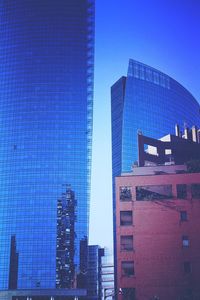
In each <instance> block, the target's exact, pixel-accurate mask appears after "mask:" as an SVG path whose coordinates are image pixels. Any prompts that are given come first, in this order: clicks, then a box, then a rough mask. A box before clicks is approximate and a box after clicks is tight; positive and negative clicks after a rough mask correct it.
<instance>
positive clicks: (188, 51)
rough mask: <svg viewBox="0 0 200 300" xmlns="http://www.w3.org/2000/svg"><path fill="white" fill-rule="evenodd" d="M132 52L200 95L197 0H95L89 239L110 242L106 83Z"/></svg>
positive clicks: (122, 68)
mask: <svg viewBox="0 0 200 300" xmlns="http://www.w3.org/2000/svg"><path fill="white" fill-rule="evenodd" d="M129 58H133V59H135V60H138V61H141V62H143V63H145V64H148V65H150V66H152V67H154V68H157V69H158V70H160V71H162V72H164V73H166V74H168V75H170V76H171V77H173V78H174V79H176V80H177V81H179V82H180V83H181V84H182V85H183V86H185V87H186V88H187V89H188V90H189V91H190V92H191V93H192V94H193V95H194V96H195V97H196V99H197V100H198V101H200V1H199V0H140V1H139V0H123V1H122V0H107V1H106V0H96V45H95V90H94V131H93V164H92V193H91V214H90V243H91V244H100V245H101V246H108V247H112V190H111V188H112V181H111V118H110V87H111V85H112V84H113V83H114V82H115V81H116V80H118V79H119V78H120V77H121V76H122V75H126V73H127V67H128V60H129Z"/></svg>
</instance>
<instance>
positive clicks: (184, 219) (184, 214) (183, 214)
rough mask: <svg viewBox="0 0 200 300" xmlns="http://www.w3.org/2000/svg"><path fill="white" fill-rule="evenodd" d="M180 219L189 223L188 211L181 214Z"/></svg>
mask: <svg viewBox="0 0 200 300" xmlns="http://www.w3.org/2000/svg"><path fill="white" fill-rule="evenodd" d="M180 219H181V221H187V219H188V216H187V211H184V210H183V211H181V212H180Z"/></svg>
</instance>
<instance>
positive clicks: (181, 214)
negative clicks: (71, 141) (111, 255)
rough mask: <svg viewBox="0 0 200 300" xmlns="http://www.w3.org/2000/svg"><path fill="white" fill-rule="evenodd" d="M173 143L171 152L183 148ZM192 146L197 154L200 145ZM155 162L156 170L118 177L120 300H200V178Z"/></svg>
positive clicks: (178, 167) (181, 168) (142, 169)
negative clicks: (197, 147) (196, 150)
mask: <svg viewBox="0 0 200 300" xmlns="http://www.w3.org/2000/svg"><path fill="white" fill-rule="evenodd" d="M141 138H142V137H141ZM161 140H162V139H161ZM172 140H173V143H172V144H171V146H172V147H171V149H179V146H180V145H181V144H180V143H182V142H184V141H181V140H180V139H178V138H177V139H173V138H172ZM172 140H171V142H172ZM143 141H145V138H144V140H143ZM149 141H151V142H152V144H153V147H154V146H155V145H156V144H155V140H151V139H150V140H149ZM150 145H151V144H150ZM158 145H162V146H163V144H160V142H159V141H158ZM188 145H189V144H188ZM142 146H143V143H142ZM185 146H187V141H186V143H185ZM190 146H191V147H190V149H191V151H193V150H194V149H196V146H199V145H198V144H197V143H196V142H191V144H190ZM193 147H194V148H193ZM158 148H159V147H158ZM184 150H185V147H183V148H182V152H183V153H184ZM150 151H152V148H150ZM139 153H142V150H141V149H139ZM175 153H176V151H175ZM147 154H148V150H147ZM158 156H159V155H158ZM150 158H151V156H148V164H149V162H151V160H150ZM154 158H155V157H153V164H154V165H149V166H144V167H135V168H133V172H132V173H124V174H122V176H118V177H116V236H115V238H116V257H115V261H116V262H117V270H118V273H117V289H116V290H117V296H118V299H119V300H136V299H139V300H146V299H149V300H150V299H151V300H155V299H159V300H169V299H170V300H177V299H180V300H199V299H200V286H199V278H200V255H199V253H200V237H199V228H200V218H199V216H200V172H198V173H188V172H187V167H186V165H183V164H182V165H175V164H173V163H172V164H171V165H170V164H168V165H156V163H155V160H154ZM190 158H192V156H190ZM195 158H196V157H195ZM177 159H178V158H177ZM142 161H144V160H142ZM184 162H185V161H184V160H183V161H182V163H184ZM142 164H143V163H142Z"/></svg>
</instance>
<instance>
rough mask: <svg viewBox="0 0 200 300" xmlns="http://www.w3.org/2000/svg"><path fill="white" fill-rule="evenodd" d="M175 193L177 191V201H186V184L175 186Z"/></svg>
mask: <svg viewBox="0 0 200 300" xmlns="http://www.w3.org/2000/svg"><path fill="white" fill-rule="evenodd" d="M176 191H177V198H178V199H186V198H187V185H186V184H177V185H176Z"/></svg>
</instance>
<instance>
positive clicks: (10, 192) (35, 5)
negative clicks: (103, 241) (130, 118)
mask: <svg viewBox="0 0 200 300" xmlns="http://www.w3.org/2000/svg"><path fill="white" fill-rule="evenodd" d="M0 35H1V39H0V57H1V66H0V67H1V72H0V124H1V125H0V128H1V131H0V290H7V289H8V288H10V289H47V288H52V289H53V288H55V287H56V238H57V236H56V234H57V228H56V223H57V201H58V199H59V198H60V197H62V193H63V192H65V190H66V187H65V186H66V185H70V186H71V189H72V191H73V192H74V193H75V198H76V202H77V203H76V219H75V236H76V239H75V259H74V263H75V266H76V272H78V268H79V259H80V258H79V249H80V245H79V244H80V241H81V240H82V239H85V238H86V237H87V235H88V215H89V198H90V169H91V168H90V165H91V139H92V109H93V58H94V1H93V0H42V1H41V0H28V1H27V0H14V1H9V0H3V1H1V2H0ZM13 270H14V271H13ZM11 272H14V273H15V275H14V276H11V278H10V279H9V276H10V274H9V273H11Z"/></svg>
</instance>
